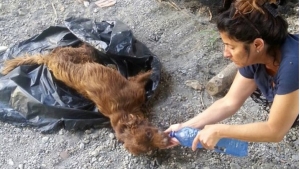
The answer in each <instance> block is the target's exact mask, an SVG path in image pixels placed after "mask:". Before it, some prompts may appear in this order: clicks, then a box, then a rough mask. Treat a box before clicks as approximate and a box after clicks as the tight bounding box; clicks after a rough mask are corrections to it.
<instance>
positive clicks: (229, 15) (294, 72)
mask: <svg viewBox="0 0 300 169" xmlns="http://www.w3.org/2000/svg"><path fill="white" fill-rule="evenodd" d="M217 27H218V30H219V32H220V36H221V38H222V41H223V43H224V45H225V48H224V57H225V58H228V59H230V60H231V61H232V62H234V63H235V64H236V65H237V66H238V67H239V71H238V73H237V75H236V77H235V79H234V81H233V83H232V85H231V87H230V90H229V91H228V93H227V94H226V96H224V97H223V98H222V99H219V100H217V101H216V102H215V103H213V104H212V105H211V106H210V107H209V108H207V109H206V110H205V111H203V112H202V113H200V114H198V115H197V116H195V117H194V118H192V119H190V120H188V121H186V122H184V123H180V124H173V125H171V126H170V127H169V128H168V129H167V130H166V131H165V132H166V133H169V132H171V131H177V130H179V129H180V128H182V127H187V126H188V127H193V128H198V129H201V131H200V132H198V135H197V136H196V138H195V139H194V141H193V146H192V149H193V150H195V149H196V145H197V144H198V143H201V144H202V146H203V147H204V148H206V149H213V148H214V147H215V145H216V143H217V142H218V141H219V139H221V138H233V139H239V140H244V141H248V142H279V141H281V140H282V139H283V138H284V136H285V135H286V133H287V132H288V130H289V129H290V128H291V126H292V125H293V123H294V122H295V119H296V118H297V116H298V114H299V35H291V34H288V32H287V28H288V25H287V22H286V21H285V20H284V19H283V18H282V17H280V16H278V13H276V11H275V9H274V8H273V7H272V6H271V5H270V4H266V3H265V4H259V3H256V2H255V1H252V0H240V1H236V2H235V4H234V5H232V6H231V8H230V9H229V10H228V11H226V12H224V13H222V14H221V15H220V16H219V17H218V20H217ZM256 89H259V90H260V91H261V93H262V94H263V95H264V96H265V98H266V99H267V100H268V101H269V102H272V105H271V108H270V112H269V118H268V120H267V121H265V122H255V123H249V124H241V125H227V124H216V123H217V122H220V121H221V120H224V119H226V118H228V117H229V116H232V115H233V114H234V113H236V112H237V111H238V110H239V108H240V107H241V106H242V104H243V103H244V102H245V100H246V99H247V98H248V97H249V96H250V95H251V94H252V93H253V92H254V91H256ZM178 144H179V142H178V141H177V140H176V139H175V138H172V140H171V144H170V147H173V146H176V145H178Z"/></svg>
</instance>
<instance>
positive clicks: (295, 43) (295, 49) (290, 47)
mask: <svg viewBox="0 0 300 169" xmlns="http://www.w3.org/2000/svg"><path fill="white" fill-rule="evenodd" d="M281 54H282V60H284V59H285V58H287V57H297V58H298V60H299V34H288V36H287V38H286V40H285V42H284V44H283V45H282V47H281Z"/></svg>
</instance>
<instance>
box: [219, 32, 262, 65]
mask: <svg viewBox="0 0 300 169" xmlns="http://www.w3.org/2000/svg"><path fill="white" fill-rule="evenodd" d="M220 36H221V38H222V41H223V43H224V51H223V54H224V57H225V58H228V59H230V60H231V61H232V62H234V63H235V65H236V66H237V67H239V68H240V67H245V66H248V65H251V64H253V63H254V58H255V57H256V53H257V52H256V51H255V50H254V49H253V47H252V45H251V44H250V45H248V46H249V51H247V50H246V49H245V44H244V43H242V42H238V41H236V40H233V39H230V38H229V37H228V35H227V33H226V32H220Z"/></svg>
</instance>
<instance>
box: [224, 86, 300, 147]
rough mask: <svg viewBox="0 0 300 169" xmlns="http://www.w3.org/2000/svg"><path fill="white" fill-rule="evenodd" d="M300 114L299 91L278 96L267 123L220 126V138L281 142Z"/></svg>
mask: <svg viewBox="0 0 300 169" xmlns="http://www.w3.org/2000/svg"><path fill="white" fill-rule="evenodd" d="M298 114H299V90H296V91H294V92H292V93H289V94H285V95H276V96H275V98H274V102H273V105H272V107H271V110H270V114H269V119H268V121H266V122H258V123H251V124H245V125H231V126H230V125H226V126H222V127H221V126H220V131H219V135H220V137H229V138H236V139H241V140H246V141H251V142H279V141H281V140H282V139H283V137H284V136H285V135H286V133H287V132H288V130H289V129H290V128H291V126H292V125H293V123H294V121H295V119H296V118H297V116H298Z"/></svg>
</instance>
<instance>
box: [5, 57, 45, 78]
mask: <svg viewBox="0 0 300 169" xmlns="http://www.w3.org/2000/svg"><path fill="white" fill-rule="evenodd" d="M45 62H46V58H45V57H44V56H42V55H40V54H38V55H34V56H29V55H28V56H22V57H17V58H14V59H11V60H7V61H5V62H4V66H3V68H2V71H1V73H2V74H3V75H6V74H8V73H9V72H10V71H12V70H13V69H14V68H16V67H18V66H20V65H34V64H39V65H40V64H43V63H45Z"/></svg>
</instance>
